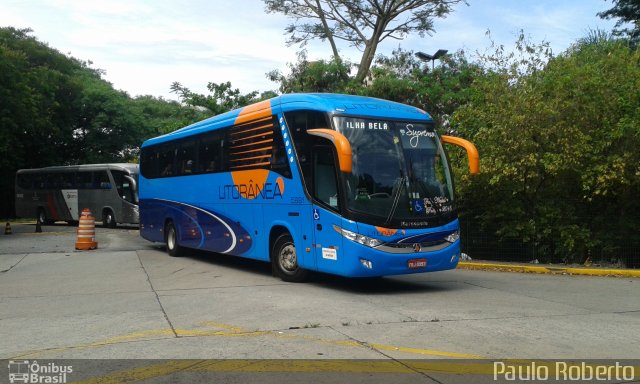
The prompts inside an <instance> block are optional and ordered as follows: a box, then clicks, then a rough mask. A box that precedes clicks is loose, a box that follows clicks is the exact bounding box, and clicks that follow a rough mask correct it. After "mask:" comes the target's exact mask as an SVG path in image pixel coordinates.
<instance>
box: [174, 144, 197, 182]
mask: <svg viewBox="0 0 640 384" xmlns="http://www.w3.org/2000/svg"><path fill="white" fill-rule="evenodd" d="M196 148H197V147H196V142H195V140H187V141H182V143H181V144H180V149H178V152H177V159H176V163H177V165H178V169H177V171H178V175H191V174H193V173H195V171H196V169H195V159H196Z"/></svg>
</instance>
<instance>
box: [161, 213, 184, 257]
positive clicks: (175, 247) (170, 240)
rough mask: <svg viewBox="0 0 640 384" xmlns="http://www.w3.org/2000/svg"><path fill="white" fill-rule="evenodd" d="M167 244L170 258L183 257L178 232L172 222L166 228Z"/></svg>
mask: <svg viewBox="0 0 640 384" xmlns="http://www.w3.org/2000/svg"><path fill="white" fill-rule="evenodd" d="M165 243H166V244H167V253H168V254H169V256H173V257H178V256H182V247H181V246H180V244H178V232H176V227H175V225H173V222H172V221H170V222H168V223H167V225H166V227H165Z"/></svg>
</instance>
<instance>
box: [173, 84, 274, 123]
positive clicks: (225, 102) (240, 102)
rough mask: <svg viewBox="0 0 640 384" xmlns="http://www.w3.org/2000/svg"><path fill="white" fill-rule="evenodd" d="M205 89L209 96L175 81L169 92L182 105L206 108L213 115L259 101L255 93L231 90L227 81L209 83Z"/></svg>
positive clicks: (236, 89)
mask: <svg viewBox="0 0 640 384" xmlns="http://www.w3.org/2000/svg"><path fill="white" fill-rule="evenodd" d="M207 89H208V90H209V92H211V95H203V94H199V93H195V92H192V91H191V90H190V89H189V88H187V87H185V86H183V85H182V84H180V83H179V82H177V81H176V82H174V83H173V84H171V92H173V93H175V94H177V95H178V96H179V97H180V100H181V101H182V102H183V103H184V104H187V105H189V106H191V107H196V108H198V107H199V108H206V109H207V110H208V111H209V112H210V113H212V114H213V115H218V114H221V113H224V112H227V111H230V110H232V109H236V108H240V107H244V106H247V105H249V104H252V103H255V102H257V101H259V100H261V98H258V92H257V91H253V92H249V93H247V94H242V93H241V92H240V90H239V89H238V88H235V89H234V88H232V86H231V82H228V81H227V82H226V83H220V84H218V83H213V82H209V83H208V84H207ZM270 95H271V93H268V94H267V95H266V96H270ZM263 96H265V95H263ZM266 98H268V97H266ZM207 117H208V116H207Z"/></svg>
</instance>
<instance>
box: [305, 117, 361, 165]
mask: <svg viewBox="0 0 640 384" xmlns="http://www.w3.org/2000/svg"><path fill="white" fill-rule="evenodd" d="M307 133H308V134H310V135H313V136H318V137H323V138H325V139H328V140H331V142H332V143H333V146H334V147H335V148H336V152H338V164H339V166H340V171H341V172H344V173H351V171H352V170H353V164H352V162H351V159H352V157H351V144H350V143H349V140H347V138H346V137H345V136H344V135H343V134H342V133H340V132H338V131H334V130H332V129H326V128H319V129H309V130H308V131H307Z"/></svg>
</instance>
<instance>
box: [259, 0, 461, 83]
mask: <svg viewBox="0 0 640 384" xmlns="http://www.w3.org/2000/svg"><path fill="white" fill-rule="evenodd" d="M264 2H265V5H266V9H267V12H269V13H273V12H277V13H282V14H284V15H286V16H289V17H291V18H293V19H294V20H295V22H294V23H293V24H290V25H289V26H288V27H287V28H286V33H287V34H289V35H290V37H289V40H288V41H287V42H288V44H289V45H291V44H301V45H304V44H306V43H307V42H309V41H311V40H314V39H320V40H321V41H325V40H328V41H329V43H330V45H331V49H332V51H333V56H334V59H335V60H336V61H337V62H338V63H340V62H341V61H342V60H341V58H340V55H339V52H338V48H337V43H336V41H337V40H341V41H344V42H346V43H348V44H349V45H350V46H354V47H356V48H358V49H360V50H362V57H361V58H360V64H359V65H358V73H357V74H356V77H355V80H356V81H357V82H359V83H362V82H363V81H364V79H365V78H366V76H367V74H368V73H369V69H370V67H371V64H372V63H373V59H374V57H375V54H376V50H377V48H378V45H379V44H380V42H382V41H384V40H385V39H387V38H391V39H402V38H404V37H406V36H407V35H408V34H410V33H418V34H419V35H420V36H424V35H425V34H428V33H431V32H433V31H434V28H433V19H434V18H438V17H445V16H446V15H447V14H448V13H450V12H451V10H452V7H453V5H455V4H457V3H460V2H464V0H264Z"/></svg>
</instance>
